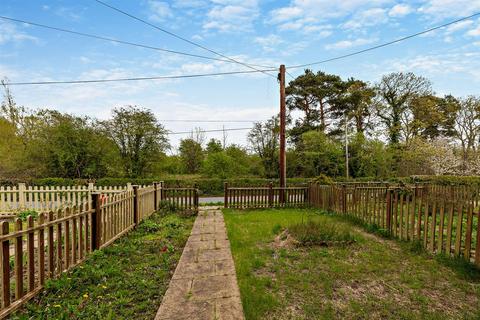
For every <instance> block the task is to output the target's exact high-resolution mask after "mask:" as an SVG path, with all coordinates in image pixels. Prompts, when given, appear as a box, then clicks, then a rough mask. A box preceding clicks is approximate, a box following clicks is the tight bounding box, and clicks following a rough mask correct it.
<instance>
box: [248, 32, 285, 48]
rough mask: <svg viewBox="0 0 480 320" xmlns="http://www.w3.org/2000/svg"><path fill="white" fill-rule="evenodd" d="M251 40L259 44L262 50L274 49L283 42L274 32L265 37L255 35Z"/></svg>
mask: <svg viewBox="0 0 480 320" xmlns="http://www.w3.org/2000/svg"><path fill="white" fill-rule="evenodd" d="M253 42H255V43H257V44H259V45H261V46H262V48H263V50H264V51H267V52H271V51H274V50H276V48H277V47H278V45H279V44H282V43H283V40H282V38H280V37H279V36H278V35H276V34H270V35H268V36H265V37H256V38H255V39H254V40H253Z"/></svg>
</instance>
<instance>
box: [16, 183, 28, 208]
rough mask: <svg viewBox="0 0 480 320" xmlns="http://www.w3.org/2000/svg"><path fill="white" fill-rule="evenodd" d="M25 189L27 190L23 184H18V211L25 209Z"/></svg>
mask: <svg viewBox="0 0 480 320" xmlns="http://www.w3.org/2000/svg"><path fill="white" fill-rule="evenodd" d="M25 189H27V186H26V184H25V183H19V184H18V202H19V206H20V209H22V210H23V209H25V208H26V207H25V204H26V202H27V201H26V194H25Z"/></svg>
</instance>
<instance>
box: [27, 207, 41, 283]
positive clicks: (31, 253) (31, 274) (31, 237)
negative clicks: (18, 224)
mask: <svg viewBox="0 0 480 320" xmlns="http://www.w3.org/2000/svg"><path fill="white" fill-rule="evenodd" d="M33 227H34V225H33V217H32V216H28V217H27V229H28V230H29V232H28V236H27V256H28V258H27V259H28V260H27V263H28V266H27V270H28V271H27V275H28V291H29V292H30V291H33V289H35V233H34V231H33ZM39 250H40V248H39ZM44 268H45V267H42V268H41V269H44ZM41 269H39V270H41Z"/></svg>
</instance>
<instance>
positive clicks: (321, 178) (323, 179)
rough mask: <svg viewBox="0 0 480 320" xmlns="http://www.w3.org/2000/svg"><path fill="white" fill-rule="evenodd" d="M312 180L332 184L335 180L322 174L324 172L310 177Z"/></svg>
mask: <svg viewBox="0 0 480 320" xmlns="http://www.w3.org/2000/svg"><path fill="white" fill-rule="evenodd" d="M312 182H315V183H319V184H321V185H332V184H335V180H333V179H332V178H330V177H328V176H326V175H324V174H321V175H319V176H317V177H315V178H313V179H312Z"/></svg>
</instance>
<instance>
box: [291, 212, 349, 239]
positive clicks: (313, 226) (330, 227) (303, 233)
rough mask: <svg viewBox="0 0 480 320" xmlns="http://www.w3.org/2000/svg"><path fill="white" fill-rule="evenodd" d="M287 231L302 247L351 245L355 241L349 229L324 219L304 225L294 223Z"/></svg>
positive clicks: (310, 221)
mask: <svg viewBox="0 0 480 320" xmlns="http://www.w3.org/2000/svg"><path fill="white" fill-rule="evenodd" d="M288 231H289V233H290V234H291V235H292V236H293V237H294V239H295V240H297V241H298V242H299V243H300V245H302V246H310V245H325V244H327V245H328V244H330V243H335V242H342V243H351V242H353V241H355V237H354V235H353V233H352V231H351V227H348V226H346V225H344V224H339V223H332V222H331V221H330V220H328V219H326V218H324V219H320V220H318V219H317V220H309V221H307V222H306V223H296V224H294V225H291V226H289V227H288Z"/></svg>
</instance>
